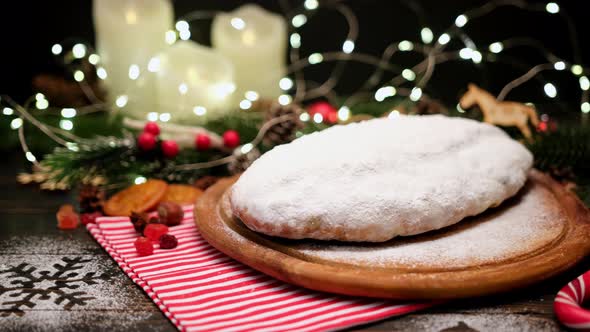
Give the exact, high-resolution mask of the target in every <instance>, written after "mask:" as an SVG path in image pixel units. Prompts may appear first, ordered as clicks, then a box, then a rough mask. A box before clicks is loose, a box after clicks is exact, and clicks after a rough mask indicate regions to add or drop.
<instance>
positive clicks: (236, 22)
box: [229, 17, 246, 30]
mask: <svg viewBox="0 0 590 332" xmlns="http://www.w3.org/2000/svg"><path fill="white" fill-rule="evenodd" d="M229 24H231V26H232V27H234V29H236V30H244V28H245V27H246V22H244V20H243V19H241V18H239V17H233V18H232V19H231V20H230V21H229Z"/></svg>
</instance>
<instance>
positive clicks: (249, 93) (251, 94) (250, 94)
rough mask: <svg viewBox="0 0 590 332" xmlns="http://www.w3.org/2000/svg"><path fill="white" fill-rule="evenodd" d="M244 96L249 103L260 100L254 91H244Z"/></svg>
mask: <svg viewBox="0 0 590 332" xmlns="http://www.w3.org/2000/svg"><path fill="white" fill-rule="evenodd" d="M244 96H245V97H246V99H248V100H249V101H255V100H258V98H260V95H258V92H256V91H246V93H244Z"/></svg>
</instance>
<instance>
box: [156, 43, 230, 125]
mask: <svg viewBox="0 0 590 332" xmlns="http://www.w3.org/2000/svg"><path fill="white" fill-rule="evenodd" d="M153 61H154V62H152V63H151V65H150V69H151V70H152V71H154V72H156V75H157V79H156V80H157V83H156V85H157V87H156V89H157V93H156V95H157V99H158V109H159V110H160V112H165V113H170V121H172V122H184V121H190V122H196V121H197V120H198V119H201V120H204V119H211V118H215V117H218V116H220V115H223V114H224V113H226V112H228V111H230V110H232V105H231V96H232V93H233V92H234V90H235V84H234V68H233V66H232V64H231V62H230V61H229V60H228V59H226V58H225V57H224V56H223V55H221V54H219V53H218V52H216V51H215V50H214V49H212V48H209V47H205V46H201V45H199V44H197V43H195V42H193V41H179V42H177V43H176V44H174V45H173V46H171V47H170V48H168V49H167V50H165V51H163V52H162V53H161V54H159V55H158V56H157V57H156V58H155V59H154V60H153Z"/></svg>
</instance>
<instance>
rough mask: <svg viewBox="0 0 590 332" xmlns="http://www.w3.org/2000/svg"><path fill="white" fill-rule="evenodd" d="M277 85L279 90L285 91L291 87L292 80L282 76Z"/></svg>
mask: <svg viewBox="0 0 590 332" xmlns="http://www.w3.org/2000/svg"><path fill="white" fill-rule="evenodd" d="M279 87H280V88H281V90H284V91H287V90H289V89H291V88H292V87H293V80H291V79H290V78H288V77H283V78H281V80H280V81H279Z"/></svg>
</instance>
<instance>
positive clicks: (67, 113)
mask: <svg viewBox="0 0 590 332" xmlns="http://www.w3.org/2000/svg"><path fill="white" fill-rule="evenodd" d="M61 116H63V117H64V118H73V117H75V116H76V110H75V109H73V108H64V109H62V110H61Z"/></svg>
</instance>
